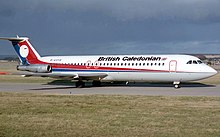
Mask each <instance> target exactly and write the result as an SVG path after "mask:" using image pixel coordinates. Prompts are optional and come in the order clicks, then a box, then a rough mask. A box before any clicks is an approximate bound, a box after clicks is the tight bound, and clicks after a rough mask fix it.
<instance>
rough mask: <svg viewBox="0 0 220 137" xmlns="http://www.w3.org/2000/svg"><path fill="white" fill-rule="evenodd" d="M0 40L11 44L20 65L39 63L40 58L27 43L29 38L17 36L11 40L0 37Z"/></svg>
mask: <svg viewBox="0 0 220 137" xmlns="http://www.w3.org/2000/svg"><path fill="white" fill-rule="evenodd" d="M0 40H9V41H11V42H12V45H13V47H14V49H15V51H16V53H17V55H18V57H19V59H20V61H21V63H22V65H28V64H37V63H40V60H39V59H40V58H41V57H40V55H39V54H38V53H37V51H36V50H35V49H34V48H33V46H32V45H31V43H30V42H29V38H27V37H18V36H17V37H13V38H6V37H0Z"/></svg>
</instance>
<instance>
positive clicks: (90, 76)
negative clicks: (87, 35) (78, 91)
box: [13, 72, 107, 80]
mask: <svg viewBox="0 0 220 137" xmlns="http://www.w3.org/2000/svg"><path fill="white" fill-rule="evenodd" d="M13 74H14V75H22V76H24V77H32V76H35V77H51V78H60V79H72V80H77V79H81V80H101V79H102V78H104V77H106V76H107V74H106V73H79V74H78V73H76V74H69V73H62V74H61V73H33V72H18V73H13Z"/></svg>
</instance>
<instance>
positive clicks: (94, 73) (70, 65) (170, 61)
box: [0, 36, 217, 88]
mask: <svg viewBox="0 0 220 137" xmlns="http://www.w3.org/2000/svg"><path fill="white" fill-rule="evenodd" d="M0 39H1V40H9V41H11V42H12V45H13V47H14V49H15V51H16V53H17V55H18V57H19V59H20V61H21V63H20V64H19V65H18V66H17V70H20V71H27V72H25V74H24V75H25V76H41V77H52V78H62V79H70V80H76V81H77V82H76V87H84V86H85V81H92V84H93V86H100V85H101V82H102V81H105V82H113V81H126V82H147V81H161V82H173V84H174V87H175V88H179V87H180V82H186V81H194V80H200V79H204V78H208V77H211V76H213V75H215V74H216V73H217V71H216V70H214V69H213V68H211V67H209V66H208V65H206V64H204V63H203V62H202V61H201V60H200V59H198V58H197V57H194V56H190V55H172V54H171V55H94V56H46V57H41V56H40V55H39V54H38V53H37V51H36V50H35V49H34V48H33V46H32V45H31V43H30V42H29V38H27V37H18V36H17V37H12V38H6V37H3V38H0Z"/></svg>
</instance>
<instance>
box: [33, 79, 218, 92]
mask: <svg viewBox="0 0 220 137" xmlns="http://www.w3.org/2000/svg"><path fill="white" fill-rule="evenodd" d="M44 85H54V86H55V87H45V88H39V89H32V90H54V89H74V88H76V87H75V82H72V81H70V80H54V81H51V82H48V83H46V84H44ZM60 86H61V87H60ZM101 87H161V88H163V87H173V84H172V83H167V82H164V83H163V82H162V83H161V82H135V83H134V82H131V83H129V84H127V85H126V83H125V82H114V83H106V82H103V83H102V85H101ZM181 87H183V88H191V87H193V88H198V87H215V85H210V84H203V83H198V82H186V83H181ZM84 88H96V87H93V86H92V84H91V82H86V83H85V87H84Z"/></svg>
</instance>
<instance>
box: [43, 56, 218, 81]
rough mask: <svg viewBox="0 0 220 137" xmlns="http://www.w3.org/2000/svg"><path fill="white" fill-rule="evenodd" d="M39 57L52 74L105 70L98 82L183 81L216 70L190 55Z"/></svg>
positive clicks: (201, 77)
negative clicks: (104, 74)
mask: <svg viewBox="0 0 220 137" xmlns="http://www.w3.org/2000/svg"><path fill="white" fill-rule="evenodd" d="M40 60H41V61H42V62H45V63H48V64H51V66H52V73H53V74H69V75H71V74H73V75H75V74H86V73H90V74H91V73H106V74H107V76H106V77H104V78H103V79H100V80H101V81H169V82H174V81H179V82H184V81H194V80H200V79H204V78H207V77H210V76H213V75H215V74H216V73H217V72H216V70H214V69H213V68H211V67H209V66H208V65H206V64H204V63H202V62H201V61H200V60H199V59H198V58H197V57H194V56H190V55H96V56H48V57H41V58H40ZM189 61H191V63H188V62H189ZM187 63H188V64H187Z"/></svg>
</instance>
